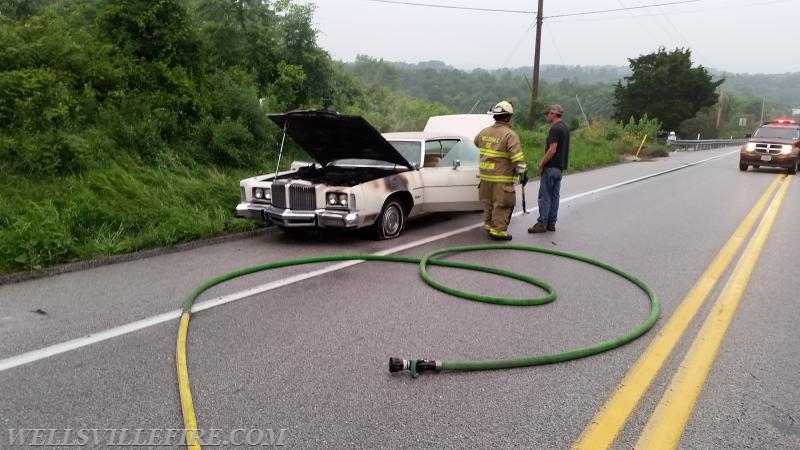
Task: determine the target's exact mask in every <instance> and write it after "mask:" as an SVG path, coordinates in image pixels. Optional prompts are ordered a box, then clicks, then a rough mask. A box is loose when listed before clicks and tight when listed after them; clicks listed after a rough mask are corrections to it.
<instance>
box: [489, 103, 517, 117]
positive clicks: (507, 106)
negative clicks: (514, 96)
mask: <svg viewBox="0 0 800 450" xmlns="http://www.w3.org/2000/svg"><path fill="white" fill-rule="evenodd" d="M486 114H494V115H498V114H514V107H513V106H512V105H511V102H509V101H508V100H503V101H501V102H499V103H497V104H496V105H494V108H492V109H491V110H489V111H486Z"/></svg>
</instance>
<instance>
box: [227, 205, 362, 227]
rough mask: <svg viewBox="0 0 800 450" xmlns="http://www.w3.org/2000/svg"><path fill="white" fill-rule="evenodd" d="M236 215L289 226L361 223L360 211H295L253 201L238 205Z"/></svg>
mask: <svg viewBox="0 0 800 450" xmlns="http://www.w3.org/2000/svg"><path fill="white" fill-rule="evenodd" d="M234 215H235V216H236V217H242V218H245V219H256V220H258V219H260V220H264V221H267V222H272V223H274V224H276V225H280V226H282V227H287V228H289V227H298V228H300V227H320V228H354V227H357V226H358V223H359V216H358V213H355V212H350V211H336V210H328V209H317V210H314V211H293V210H291V209H283V208H275V207H274V206H272V205H264V204H260V203H252V202H243V203H239V204H238V205H236V210H235V211H234Z"/></svg>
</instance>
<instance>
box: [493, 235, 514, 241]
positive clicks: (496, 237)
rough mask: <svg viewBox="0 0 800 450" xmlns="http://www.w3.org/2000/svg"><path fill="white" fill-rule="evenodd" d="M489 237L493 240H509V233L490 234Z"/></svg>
mask: <svg viewBox="0 0 800 450" xmlns="http://www.w3.org/2000/svg"><path fill="white" fill-rule="evenodd" d="M489 237H490V238H491V239H492V240H493V241H510V240H511V235H510V234H490V235H489Z"/></svg>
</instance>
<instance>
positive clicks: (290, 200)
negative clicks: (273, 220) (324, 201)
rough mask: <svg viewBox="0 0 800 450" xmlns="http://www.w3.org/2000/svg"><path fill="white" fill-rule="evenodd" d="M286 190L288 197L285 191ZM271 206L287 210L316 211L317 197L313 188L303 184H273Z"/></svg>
mask: <svg viewBox="0 0 800 450" xmlns="http://www.w3.org/2000/svg"><path fill="white" fill-rule="evenodd" d="M287 187H288V188H289V189H288V191H289V192H288V195H286V194H287V192H286V191H287V189H286V188H287ZM272 206H275V207H276V208H288V209H294V210H298V211H313V210H315V209H317V195H316V191H315V190H314V186H307V185H304V184H289V185H287V184H286V183H280V182H278V183H273V184H272Z"/></svg>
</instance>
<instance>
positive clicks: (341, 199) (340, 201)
mask: <svg viewBox="0 0 800 450" xmlns="http://www.w3.org/2000/svg"><path fill="white" fill-rule="evenodd" d="M325 202H326V203H327V204H328V206H340V207H344V208H346V207H347V206H348V205H349V201H348V196H347V194H344V193H341V192H328V193H327V194H326V195H325Z"/></svg>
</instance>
